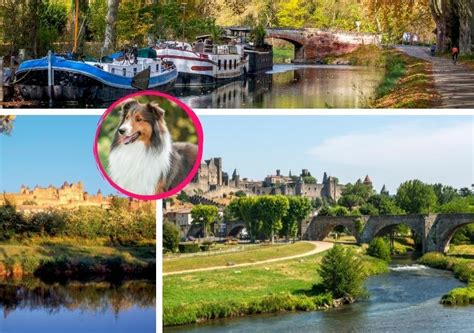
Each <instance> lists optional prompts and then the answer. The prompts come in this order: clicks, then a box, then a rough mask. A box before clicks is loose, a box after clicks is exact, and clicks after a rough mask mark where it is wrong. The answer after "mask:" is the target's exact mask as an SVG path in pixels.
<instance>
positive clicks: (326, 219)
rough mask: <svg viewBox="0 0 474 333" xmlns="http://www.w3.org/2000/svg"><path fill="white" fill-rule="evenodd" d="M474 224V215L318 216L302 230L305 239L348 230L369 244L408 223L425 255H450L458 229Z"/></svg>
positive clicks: (358, 240) (323, 236) (322, 237)
mask: <svg viewBox="0 0 474 333" xmlns="http://www.w3.org/2000/svg"><path fill="white" fill-rule="evenodd" d="M470 223H474V214H473V213H469V214H425V215H422V214H420V215H388V216H361V217H355V216H340V217H339V216H336V217H332V216H316V217H314V218H313V219H312V220H311V221H310V222H309V223H305V224H303V225H302V227H301V231H302V232H301V234H302V238H303V239H307V240H318V241H320V240H323V239H324V238H326V237H327V236H328V234H329V233H330V232H331V231H332V230H333V229H334V228H335V227H337V226H344V227H346V228H347V229H348V230H349V232H350V233H351V234H353V235H354V236H355V237H356V239H357V242H358V243H369V242H370V241H371V240H372V239H373V238H375V237H376V236H379V235H384V234H385V233H386V232H388V231H389V230H390V229H391V228H393V227H396V226H397V225H401V224H404V225H406V226H408V227H409V228H410V229H411V230H412V232H413V234H414V235H415V236H416V237H418V238H419V239H420V240H421V243H422V249H423V253H425V252H430V251H438V252H446V251H447V250H448V249H449V242H450V241H451V238H452V237H453V235H454V233H455V232H456V230H458V229H459V228H461V227H463V226H465V225H467V224H470Z"/></svg>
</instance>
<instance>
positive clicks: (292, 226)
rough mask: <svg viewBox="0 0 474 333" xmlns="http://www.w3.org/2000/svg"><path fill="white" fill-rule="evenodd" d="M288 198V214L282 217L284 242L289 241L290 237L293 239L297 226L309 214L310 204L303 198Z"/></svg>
mask: <svg viewBox="0 0 474 333" xmlns="http://www.w3.org/2000/svg"><path fill="white" fill-rule="evenodd" d="M287 198H288V204H289V208H288V212H287V214H286V215H285V216H284V217H283V219H282V222H283V227H282V230H281V231H282V234H283V235H284V236H285V237H286V241H288V240H289V238H290V236H291V237H293V239H294V238H295V237H296V235H297V233H298V225H299V224H300V223H301V222H303V220H304V219H306V218H307V217H308V215H309V214H310V213H311V202H310V200H309V199H308V198H305V197H295V196H291V197H287Z"/></svg>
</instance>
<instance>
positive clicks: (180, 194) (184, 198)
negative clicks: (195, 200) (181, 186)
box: [176, 191, 190, 202]
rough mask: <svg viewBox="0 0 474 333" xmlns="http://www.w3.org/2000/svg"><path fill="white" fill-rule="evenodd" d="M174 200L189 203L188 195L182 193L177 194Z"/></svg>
mask: <svg viewBox="0 0 474 333" xmlns="http://www.w3.org/2000/svg"><path fill="white" fill-rule="evenodd" d="M176 199H178V200H180V201H183V202H190V199H189V195H188V194H187V193H186V192H184V191H181V192H179V194H178V195H177V196H176Z"/></svg>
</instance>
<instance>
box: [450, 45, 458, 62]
mask: <svg viewBox="0 0 474 333" xmlns="http://www.w3.org/2000/svg"><path fill="white" fill-rule="evenodd" d="M451 54H452V55H453V63H454V64H455V65H456V62H457V61H458V55H459V49H458V48H457V47H456V46H453V48H452V49H451Z"/></svg>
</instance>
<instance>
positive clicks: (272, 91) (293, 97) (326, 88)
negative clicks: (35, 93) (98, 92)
mask: <svg viewBox="0 0 474 333" xmlns="http://www.w3.org/2000/svg"><path fill="white" fill-rule="evenodd" d="M382 78H383V70H381V69H379V68H373V67H358V66H345V65H294V64H280V65H274V66H273V69H272V70H271V71H268V72H266V73H261V74H258V75H248V76H246V77H245V78H242V79H239V80H236V81H232V82H229V83H226V84H224V85H220V86H218V87H207V88H190V87H186V88H176V87H175V88H173V89H172V90H171V91H168V92H167V93H168V94H171V95H174V96H176V97H178V98H180V99H181V100H182V101H183V102H185V103H186V104H188V105H189V106H190V107H191V108H196V109H197V108H200V109H205V108H214V109H216V108H227V109H235V108H285V109H291V108H361V107H365V106H366V105H367V101H368V100H369V99H370V98H372V97H374V93H375V89H376V87H377V86H378V84H379V83H380V81H381V80H382ZM113 102H115V100H113V101H107V102H94V101H87V100H84V101H81V102H65V101H54V102H53V104H52V105H49V103H48V102H47V101H46V102H42V103H40V104H39V107H44V108H47V107H55V108H107V107H108V106H109V105H111V104H112V103H113ZM33 107H34V106H33Z"/></svg>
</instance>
